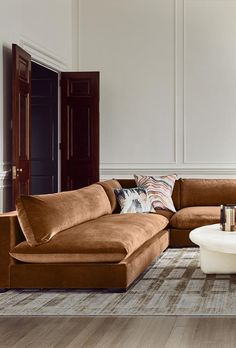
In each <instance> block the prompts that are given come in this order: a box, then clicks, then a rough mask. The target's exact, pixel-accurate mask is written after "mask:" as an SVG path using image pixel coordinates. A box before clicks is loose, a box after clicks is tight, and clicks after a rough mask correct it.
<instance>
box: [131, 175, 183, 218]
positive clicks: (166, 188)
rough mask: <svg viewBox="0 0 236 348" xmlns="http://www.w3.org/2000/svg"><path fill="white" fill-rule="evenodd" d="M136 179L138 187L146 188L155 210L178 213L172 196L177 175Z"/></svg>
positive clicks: (140, 176)
mask: <svg viewBox="0 0 236 348" xmlns="http://www.w3.org/2000/svg"><path fill="white" fill-rule="evenodd" d="M134 179H135V181H136V185H137V186H141V187H144V188H145V189H146V190H147V193H148V195H149V198H150V201H151V203H152V206H153V207H154V209H164V210H170V211H173V212H176V210H175V207H174V204H173V201H172V198H171V196H172V192H173V187H174V184H175V180H176V179H177V175H175V174H173V175H167V176H142V175H134Z"/></svg>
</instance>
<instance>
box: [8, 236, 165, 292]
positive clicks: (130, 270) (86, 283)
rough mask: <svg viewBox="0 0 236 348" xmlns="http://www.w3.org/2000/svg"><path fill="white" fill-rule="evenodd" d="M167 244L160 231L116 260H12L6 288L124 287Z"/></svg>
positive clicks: (136, 276) (142, 270) (130, 282)
mask: <svg viewBox="0 0 236 348" xmlns="http://www.w3.org/2000/svg"><path fill="white" fill-rule="evenodd" d="M168 245H169V233H168V231H167V230H163V231H161V232H160V233H158V234H156V235H155V236H154V237H153V238H151V239H150V240H148V241H147V242H146V243H144V244H143V245H142V246H141V247H140V248H138V250H136V251H135V252H134V253H133V254H131V255H130V256H129V257H127V258H125V259H124V260H122V261H121V262H119V263H102V262H100V263H92V262H90V263H76V264H75V263H73V264H65V263H62V264H60V263H57V264H32V263H30V264H27V263H16V264H14V265H12V266H11V267H10V287H11V288H84V289H86V288H95V289H98V288H109V289H114V290H116V289H120V290H126V289H127V288H128V287H129V286H130V285H131V284H132V283H133V281H134V280H135V279H137V278H138V277H139V276H140V274H141V273H142V272H144V271H145V269H146V268H147V267H148V266H149V265H150V263H151V262H152V261H154V259H155V258H156V257H157V256H159V255H160V254H161V253H162V252H163V251H164V250H165V249H166V248H167V247H168Z"/></svg>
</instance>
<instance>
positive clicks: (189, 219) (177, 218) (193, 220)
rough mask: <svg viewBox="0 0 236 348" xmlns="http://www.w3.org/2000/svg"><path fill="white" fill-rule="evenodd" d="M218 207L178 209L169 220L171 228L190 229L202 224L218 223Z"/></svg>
mask: <svg viewBox="0 0 236 348" xmlns="http://www.w3.org/2000/svg"><path fill="white" fill-rule="evenodd" d="M219 221H220V207H189V208H183V209H180V210H179V211H178V212H177V213H175V214H174V215H173V216H172V218H171V220H170V226H171V228H175V229H176V228H177V229H187V230H189V229H190V230H191V229H194V228H197V227H200V226H204V225H211V224H216V223H219Z"/></svg>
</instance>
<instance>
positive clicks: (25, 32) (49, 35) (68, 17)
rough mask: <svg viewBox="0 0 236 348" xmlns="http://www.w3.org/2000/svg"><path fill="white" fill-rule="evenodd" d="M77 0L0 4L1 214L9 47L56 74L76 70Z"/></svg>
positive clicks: (7, 156)
mask: <svg viewBox="0 0 236 348" xmlns="http://www.w3.org/2000/svg"><path fill="white" fill-rule="evenodd" d="M76 17H77V0H40V1H37V0H7V1H1V2H0V211H3V210H7V209H8V208H9V204H8V200H7V197H9V196H10V187H9V184H10V182H9V178H8V173H9V170H10V168H11V132H10V120H11V45H12V43H17V44H18V45H20V46H21V47H23V48H24V49H25V50H26V51H28V52H29V53H30V54H31V55H32V58H33V59H34V60H36V61H39V62H41V63H44V64H45V65H47V66H50V67H52V68H54V69H56V70H70V69H72V68H74V69H77V42H78V40H77V19H76Z"/></svg>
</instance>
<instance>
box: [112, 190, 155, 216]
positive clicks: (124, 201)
mask: <svg viewBox="0 0 236 348" xmlns="http://www.w3.org/2000/svg"><path fill="white" fill-rule="evenodd" d="M114 192H115V195H116V198H117V200H118V202H119V204H120V207H121V212H120V213H121V214H125V213H150V212H155V210H154V209H153V207H152V204H151V202H150V199H149V196H148V194H147V191H146V189H145V188H143V187H135V188H127V189H125V188H124V189H123V188H122V189H115V190H114Z"/></svg>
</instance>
